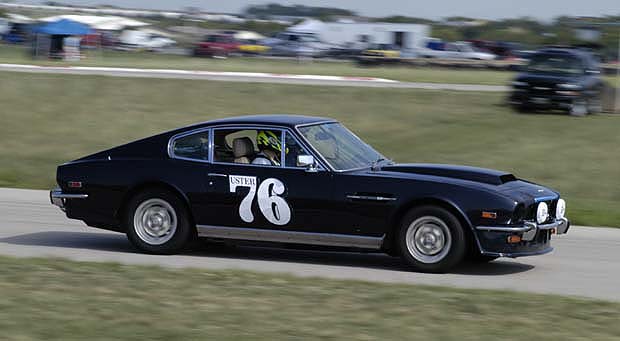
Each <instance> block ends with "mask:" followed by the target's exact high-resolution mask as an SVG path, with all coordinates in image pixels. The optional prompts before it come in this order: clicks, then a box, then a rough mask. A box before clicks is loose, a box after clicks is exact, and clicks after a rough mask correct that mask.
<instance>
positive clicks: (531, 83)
mask: <svg viewBox="0 0 620 341" xmlns="http://www.w3.org/2000/svg"><path fill="white" fill-rule="evenodd" d="M603 87H604V82H603V80H602V78H601V71H600V69H599V64H598V60H597V59H596V57H595V56H594V55H592V54H591V53H590V52H588V51H584V50H579V49H571V48H546V49H542V50H540V51H538V52H536V53H535V54H533V55H532V56H531V57H530V62H529V64H528V66H527V67H526V69H525V70H524V71H523V72H521V73H519V74H518V75H517V77H516V78H515V79H514V81H513V82H512V88H513V89H512V93H511V95H510V98H509V102H510V104H511V105H512V106H514V107H515V108H516V109H517V110H519V111H527V110H531V109H560V110H565V111H567V112H568V113H570V114H571V115H576V116H583V115H587V114H592V113H598V112H600V111H601V110H602V104H601V103H602V102H601V96H602V92H603Z"/></svg>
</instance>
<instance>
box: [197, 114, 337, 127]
mask: <svg viewBox="0 0 620 341" xmlns="http://www.w3.org/2000/svg"><path fill="white" fill-rule="evenodd" d="M322 122H337V121H336V120H334V119H332V118H325V117H316V116H302V115H247V116H234V117H228V118H222V119H217V120H212V121H206V122H202V123H199V124H196V125H193V126H191V127H192V128H197V127H208V126H214V125H224V124H225V125H229V124H244V125H246V124H260V125H274V126H285V127H291V128H292V127H295V126H298V125H304V124H315V123H322ZM188 128H189V127H188Z"/></svg>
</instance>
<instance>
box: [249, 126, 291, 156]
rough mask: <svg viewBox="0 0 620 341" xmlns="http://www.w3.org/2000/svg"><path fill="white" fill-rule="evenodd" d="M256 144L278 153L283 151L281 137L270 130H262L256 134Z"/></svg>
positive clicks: (261, 148)
mask: <svg viewBox="0 0 620 341" xmlns="http://www.w3.org/2000/svg"><path fill="white" fill-rule="evenodd" d="M256 144H257V145H258V149H260V150H272V151H274V152H278V153H281V152H282V145H281V144H280V137H279V136H278V135H277V134H276V133H274V132H273V131H270V130H260V131H259V132H258V134H257V135H256ZM286 153H288V148H286ZM278 155H279V154H278Z"/></svg>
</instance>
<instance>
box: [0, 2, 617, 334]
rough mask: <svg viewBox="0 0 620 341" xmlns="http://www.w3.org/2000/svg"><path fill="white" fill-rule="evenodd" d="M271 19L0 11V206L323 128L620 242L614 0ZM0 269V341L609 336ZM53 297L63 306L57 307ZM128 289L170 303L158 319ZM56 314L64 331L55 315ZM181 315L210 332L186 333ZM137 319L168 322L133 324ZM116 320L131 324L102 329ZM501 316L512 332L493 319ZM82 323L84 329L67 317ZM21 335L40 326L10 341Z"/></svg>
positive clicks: (277, 288)
mask: <svg viewBox="0 0 620 341" xmlns="http://www.w3.org/2000/svg"><path fill="white" fill-rule="evenodd" d="M272 2H273V3H268V1H239V0H231V1H225V2H224V1H185V2H183V1H181V2H177V1H175V2H173V1H141V0H134V1H129V0H128V1H113V0H110V1H105V0H101V1H70V0H66V1H59V2H57V1H45V2H44V1H10V2H0V38H1V39H0V141H1V143H0V160H1V162H0V164H1V166H0V187H13V188H25V189H49V188H53V187H54V186H55V172H56V167H57V165H59V164H61V163H63V162H66V161H69V160H73V159H76V158H78V157H81V156H83V155H87V154H91V153H94V152H97V151H100V150H103V149H107V148H110V147H113V146H117V145H119V144H122V143H125V142H129V141H132V140H135V139H138V138H141V137H146V136H149V135H152V134H155V133H157V132H161V131H166V130H169V129H173V128H176V127H180V126H184V125H188V124H191V123H196V122H201V121H206V120H210V119H214V118H221V117H226V116H235V115H244V114H270V113H291V114H306V115H318V116H327V117H333V118H335V119H338V120H340V121H341V122H343V123H344V124H345V125H346V126H347V127H349V128H350V129H351V130H353V131H354V132H355V133H357V134H358V135H359V136H360V137H361V138H363V139H364V140H365V141H367V142H369V143H370V144H372V145H373V146H375V147H376V148H377V149H378V150H379V151H381V152H382V153H383V154H384V155H386V156H388V157H390V158H392V159H394V160H395V161H398V162H433V163H453V164H466V165H472V166H479V167H488V168H495V169H501V170H504V171H507V172H510V173H514V174H516V175H517V176H518V177H521V178H525V179H528V180H531V181H534V182H538V183H543V184H545V185H549V186H550V187H552V188H554V189H556V190H558V191H560V192H561V193H562V195H563V197H564V198H566V200H567V202H568V213H567V215H568V217H569V218H570V219H571V221H572V223H574V224H576V225H588V226H610V227H620V211H619V210H618V204H619V203H620V176H619V175H620V157H618V155H619V151H620V149H619V146H620V133H619V132H620V115H619V113H620V63H619V51H620V46H619V44H620V6H619V4H618V2H617V0H616V1H603V0H599V1H594V0H593V1H587V2H586V1H546V2H542V1H531V0H523V1H520V2H514V3H506V2H500V1H481V0H472V1H468V2H458V3H451V2H446V1H434V2H429V3H427V2H413V1H396V0H394V1H380V2H379V1H377V2H367V1H337V2H336V1H333V2H327V1H304V2H303V5H301V4H296V3H295V2H290V1H275V0H274V1H272ZM300 3H301V1H300ZM5 204H6V203H3V205H5ZM6 205H8V204H6ZM116 251H118V250H116ZM274 257H276V258H277V256H274ZM304 257H305V256H300V258H304ZM330 257H331V256H330ZM330 257H326V258H324V259H327V258H330ZM319 263H320V262H319ZM0 265H1V266H0V327H2V329H3V330H10V331H11V332H10V333H6V334H5V336H6V335H9V336H8V337H9V339H11V338H12V339H37V338H39V339H42V338H46V337H45V336H50V335H51V336H52V339H53V338H56V339H61V340H68V339H71V338H70V337H68V336H70V335H76V336H75V337H76V338H77V339H85V338H86V339H92V338H91V337H86V335H88V336H93V335H100V336H101V337H102V339H114V338H118V337H123V338H126V337H127V336H128V335H134V336H135V338H136V339H138V338H140V337H144V338H149V339H157V338H161V339H164V338H166V337H168V338H175V337H177V338H179V337H180V338H183V337H185V338H189V339H192V338H195V339H199V338H201V337H202V336H204V335H205V334H203V332H204V333H207V334H208V335H215V336H217V337H218V339H225V338H227V337H228V338H234V337H231V336H230V335H235V336H237V337H238V338H252V337H253V336H256V335H257V334H253V333H252V332H250V331H248V330H245V329H244V328H243V325H244V323H245V322H247V321H261V317H268V319H262V321H263V323H256V324H253V325H252V326H250V327H251V328H250V329H249V330H262V332H263V333H264V334H262V335H270V336H271V339H273V338H278V337H279V338H282V336H283V335H284V336H291V337H294V336H305V337H308V338H313V337H321V336H322V337H325V338H336V339H343V338H345V339H346V338H352V339H375V338H376V336H377V334H376V333H379V334H381V333H383V334H384V335H390V337H391V338H394V339H399V338H402V335H421V336H424V337H427V338H430V339H436V338H440V337H447V338H459V336H461V337H462V338H459V339H467V338H469V339H479V336H480V335H481V333H484V332H489V331H490V333H491V334H490V335H492V336H493V337H490V338H489V339H498V338H502V339H504V338H506V337H507V335H506V331H512V330H519V331H521V330H527V331H528V332H527V333H520V334H519V335H517V334H512V335H510V336H511V337H514V338H519V337H521V338H523V339H525V338H530V339H531V337H536V336H538V337H541V338H542V337H546V336H547V337H548V336H549V334H547V332H548V331H549V328H554V329H553V330H554V334H553V335H552V336H554V337H556V338H558V339H560V338H562V339H565V338H567V337H571V336H574V335H582V336H583V339H590V338H597V337H598V338H601V339H613V338H614V337H618V335H620V330H618V324H617V316H618V315H617V314H618V312H619V311H620V308H619V306H618V305H617V304H616V305H614V304H611V303H610V304H607V303H600V302H596V303H584V302H581V301H577V300H573V299H565V298H557V297H551V298H549V297H543V296H535V295H534V296H532V295H526V294H518V295H517V294H514V295H513V294H505V293H498V292H493V293H487V292H469V291H467V292H466V291H454V290H452V289H441V290H439V289H437V290H435V289H433V290H430V289H428V288H420V287H417V288H415V289H414V288H413V287H408V286H395V287H381V288H379V289H377V287H375V286H372V285H370V284H364V283H357V282H356V283H348V282H325V281H327V280H320V279H311V280H305V279H293V278H289V277H277V276H276V277H273V276H271V275H255V274H251V273H243V274H240V273H237V272H234V271H233V272H228V273H224V274H222V273H209V272H204V273H191V271H185V272H183V271H182V270H178V272H167V273H165V274H161V270H153V269H150V268H149V269H138V270H137V269H135V268H131V267H127V266H120V265H106V266H94V265H79V266H78V265H75V264H66V263H62V262H54V261H49V262H48V261H33V262H30V261H28V262H25V263H17V262H14V261H12V260H6V259H4V258H0ZM494 269H495V268H494ZM503 269H504V270H505V269H506V268H503ZM511 269H512V270H514V269H516V268H514V267H513V268H511ZM512 270H511V271H512ZM175 271H176V270H175ZM498 271H500V272H501V271H503V270H501V269H500V270H498ZM514 271H515V272H517V271H526V270H525V269H524V268H523V267H521V268H519V270H514ZM54 274H64V275H63V276H60V277H59V276H55V275H54ZM469 274H470V275H471V274H472V273H471V272H470V273H469ZM160 276H161V277H160ZM63 278H65V279H66V280H63ZM145 278H147V279H148V280H146V282H145V281H144V279H145ZM3 279H7V280H4V281H3ZM160 279H161V281H160ZM69 280H70V281H72V282H71V283H79V285H72V286H73V287H74V288H75V294H74V295H71V293H64V294H62V295H61V294H59V292H58V290H57V289H58V287H63V286H66V285H67V282H66V281H69ZM198 282H200V283H201V285H205V286H206V287H200V286H195V283H198ZM40 283H45V284H46V285H44V286H43V287H41V288H39V286H38V285H39V284H40ZM100 283H106V284H105V285H101V286H99V284H100ZM257 283H259V284H257ZM260 283H266V284H265V285H264V286H261V285H260ZM48 284H49V285H48ZM90 287H94V288H96V292H95V293H93V292H92V291H89V288H90ZM180 287H183V288H190V289H188V291H187V293H188V294H187V295H186V296H183V297H180V295H178V290H177V289H175V288H180ZM22 288H29V289H27V290H23V289H22ZM141 288H146V289H148V290H150V291H151V292H152V293H154V294H155V295H156V296H157V297H158V298H161V299H162V300H163V301H164V302H165V304H164V305H162V306H158V307H153V304H152V302H153V301H152V297H149V295H148V291H147V290H142V289H141ZM347 288H349V289H347ZM350 288H355V290H350ZM225 289H227V290H225ZM39 290H41V291H40V292H39ZM29 292H37V294H40V295H29V294H28V295H26V293H29ZM119 292H121V293H122V294H123V295H125V296H123V297H124V298H123V299H122V300H121V299H118V300H117V299H116V296H115V295H116V294H117V293H119ZM351 292H354V293H353V294H351ZM412 292H415V293H417V296H416V295H411V293H412ZM137 293H138V294H137ZM136 295H137V296H136ZM6 297H8V298H7V299H6V300H5V298H6ZM12 297H13V298H14V299H13V298H12ZM136 297H139V300H134V299H135V298H136ZM420 297H429V298H430V301H429V300H423V299H421V298H420ZM37 299H41V300H42V301H37V302H34V303H33V301H32V300H37ZM18 300H22V302H30V303H29V304H21V303H20V302H19V301H18ZM313 300H318V301H317V302H321V306H320V307H319V306H315V305H311V304H310V302H313ZM41 302H43V303H41ZM67 302H68V303H67ZM84 302H90V303H84ZM3 304H5V305H3ZM65 304H66V307H67V308H68V309H69V308H70V309H69V310H70V311H71V312H70V313H68V312H67V311H63V312H62V313H58V311H59V310H58V309H59V308H58V307H63V306H64V305H65ZM183 304H187V305H190V306H194V308H195V309H196V311H199V314H201V315H195V316H194V317H196V316H200V317H201V318H203V319H207V318H208V319H210V320H209V321H211V322H212V324H211V325H209V326H205V325H204V324H202V325H201V324H200V319H196V318H194V319H184V318H181V317H182V316H183V315H184V314H185V313H187V311H184V310H183V308H182V305H183ZM7 307H8V308H7ZM29 307H38V308H36V309H39V310H37V311H36V314H35V315H32V313H33V311H32V310H30V308H29ZM144 307H147V308H146V309H151V311H153V312H154V313H155V314H161V316H165V321H159V322H157V321H152V320H150V319H149V318H148V317H147V316H142V312H143V310H142V309H145V308H144ZM248 307H256V309H255V310H252V309H248ZM321 307H323V308H325V310H322V309H321ZM377 307H380V309H379V308H377ZM412 307H422V308H424V309H426V310H418V311H417V312H416V313H415V314H413V313H412V310H411V308H412ZM540 307H545V308H544V309H542V308H540ZM4 308H6V309H4ZM9 308H10V309H9ZM32 309H34V310H36V309H35V308H32ZM261 309H262V310H261ZM373 309H378V310H373ZM414 310H415V309H414ZM7 311H10V312H11V313H7ZM119 311H123V312H125V314H122V315H119V316H122V317H123V319H126V320H124V321H125V322H126V321H133V322H135V324H134V325H133V326H127V324H124V323H123V321H120V322H119V321H118V320H114V318H116V317H117V315H116V314H117V313H118V312H119ZM309 311H311V312H313V313H312V314H313V315H312V316H311V317H312V318H310V317H308V316H307V315H305V313H306V312H309ZM568 311H569V312H572V313H571V314H572V315H570V316H568V317H564V318H558V319H556V320H553V321H550V316H557V315H559V314H563V313H566V312H568ZM41 312H43V313H41ZM93 312H96V313H93ZM326 312H329V313H326ZM405 312H406V313H405ZM511 313H519V314H520V316H522V317H524V318H523V319H522V320H519V321H517V322H514V324H512V322H510V321H509V320H507V319H506V320H504V319H502V321H497V320H496V319H492V318H490V317H489V316H507V315H508V314H511ZM37 314H38V315H37ZM89 314H93V316H95V317H97V319H92V318H90V319H84V320H82V319H83V318H84V317H85V316H88V315H89ZM218 314H220V315H218ZM412 314H413V315H412ZM30 316H39V317H40V318H39V320H43V321H45V322H47V323H46V324H41V325H39V326H37V327H36V328H35V329H33V330H32V334H28V333H27V332H23V331H24V330H26V331H27V330H28V328H30V327H31V326H29V325H28V324H27V322H28V321H30V320H31V318H30ZM217 316H221V318H220V317H217ZM334 316H336V318H333V317H334ZM385 316H396V317H397V318H394V319H389V321H387V320H382V318H384V317H385ZM59 319H60V320H62V319H65V320H63V322H62V323H58V321H60V320H59ZM266 320H268V322H265V321H266ZM455 320H456V321H457V322H456V323H455ZM16 321H18V322H16ZM19 321H22V322H19ZM49 321H56V323H53V324H50V323H49ZM78 321H79V323H78ZM101 321H106V322H105V323H102V322H101ZM278 321H280V323H277V322H278ZM299 321H305V323H304V324H302V325H297V324H296V322H299ZM420 321H424V322H423V323H424V325H425V326H426V327H424V328H418V327H419V326H420V323H422V322H420ZM438 321H439V322H441V321H443V322H444V323H445V324H444V326H448V327H445V328H444V327H442V323H438ZM472 321H473V322H472ZM541 321H547V322H546V323H541ZM173 322H174V323H176V324H173ZM416 322H419V323H418V324H417V325H416ZM158 323H159V324H158ZM289 324H290V325H289ZM136 326H137V327H136ZM217 326H223V327H222V328H219V329H218V327H217ZM292 326H294V327H295V328H293V327H292ZM342 326H346V328H342ZM371 326H372V327H371ZM403 326H408V328H410V329H409V330H408V331H409V332H410V333H411V334H406V333H402V332H401V329H400V328H402V327H403ZM416 326H418V327H416ZM472 326H473V327H472ZM560 326H561V328H560ZM164 327H165V328H168V327H169V328H171V329H165V328H164ZM136 328H137V329H136ZM175 328H176V329H175ZM204 328H207V329H204ZM208 328H211V329H208ZM226 328H228V329H226ZM291 328H292V329H291ZM304 328H305V329H304ZM519 328H522V329H519ZM205 330H206V331H205ZM226 331H232V334H227V333H226ZM50 333H51V334H50ZM74 333H75V334H74ZM606 333H607V334H606ZM612 334H613V335H612ZM24 335H26V336H27V337H26V336H24ZM28 335H30V336H28ZM33 335H34V336H33ZM80 335H81V336H82V337H81V338H80ZM373 335H374V337H373ZM22 336H24V337H22ZM511 337H508V338H511ZM266 338H269V337H266ZM46 339H47V338H46Z"/></svg>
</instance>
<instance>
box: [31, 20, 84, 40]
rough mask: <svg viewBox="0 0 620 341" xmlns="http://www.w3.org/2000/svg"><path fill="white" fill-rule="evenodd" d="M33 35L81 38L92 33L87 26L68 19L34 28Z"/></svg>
mask: <svg viewBox="0 0 620 341" xmlns="http://www.w3.org/2000/svg"><path fill="white" fill-rule="evenodd" d="M34 32H35V33H41V34H48V35H60V36H83V35H85V34H90V33H92V32H93V31H92V30H91V29H90V27H89V26H88V25H84V24H82V23H79V22H77V21H73V20H69V19H61V20H58V21H53V22H50V23H47V24H43V25H39V26H36V27H35V28H34Z"/></svg>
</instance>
